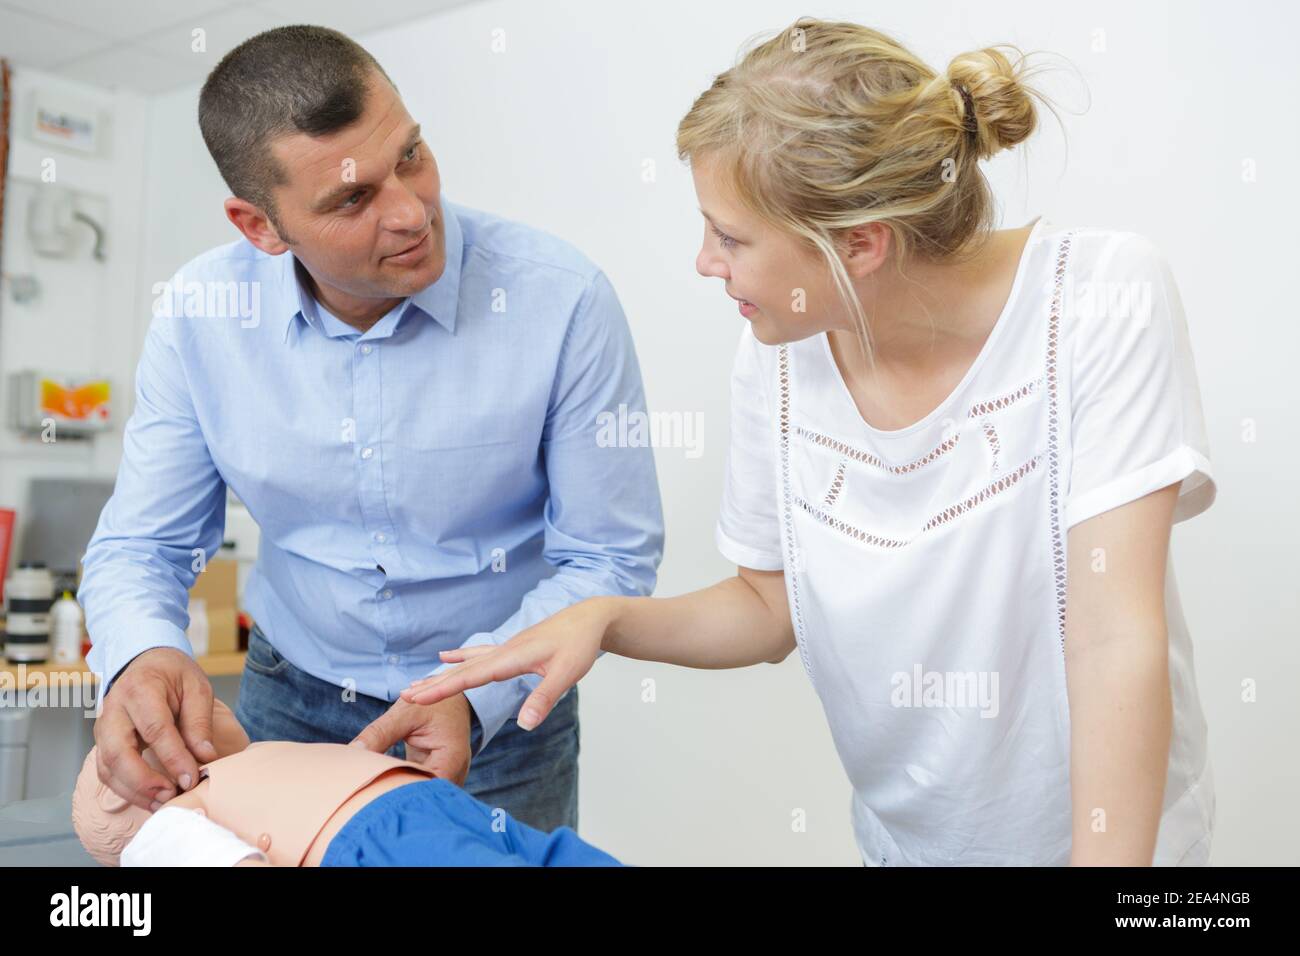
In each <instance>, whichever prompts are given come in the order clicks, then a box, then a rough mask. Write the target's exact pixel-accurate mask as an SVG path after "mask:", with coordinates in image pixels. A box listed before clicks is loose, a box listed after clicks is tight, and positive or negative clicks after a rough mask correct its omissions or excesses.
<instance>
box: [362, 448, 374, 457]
mask: <svg viewBox="0 0 1300 956" xmlns="http://www.w3.org/2000/svg"><path fill="white" fill-rule="evenodd" d="M361 457H362V458H374V457H375V450H374V449H373V448H363V449H361Z"/></svg>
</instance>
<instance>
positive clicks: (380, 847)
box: [72, 700, 619, 866]
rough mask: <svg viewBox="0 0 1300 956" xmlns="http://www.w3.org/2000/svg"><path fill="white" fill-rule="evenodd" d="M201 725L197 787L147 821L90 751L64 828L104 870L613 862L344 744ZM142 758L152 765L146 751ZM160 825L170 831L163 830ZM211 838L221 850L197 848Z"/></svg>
mask: <svg viewBox="0 0 1300 956" xmlns="http://www.w3.org/2000/svg"><path fill="white" fill-rule="evenodd" d="M212 718H213V725H212V727H213V745H214V746H215V747H216V751H217V753H218V754H219V755H220V756H219V757H218V759H216V760H213V761H211V762H209V763H206V764H201V765H200V768H199V776H200V780H199V782H198V783H197V784H195V785H194V787H193V788H192V789H190V790H189V791H187V792H183V793H181V794H179V795H178V796H176V797H174V798H173V799H172V800H169V801H168V802H167V803H166V804H164V805H163V806H162V807H161V808H160V809H159V810H158V811H157V813H158V816H157V818H156V819H154V817H155V815H154V814H152V813H151V812H150V811H148V810H144V809H142V808H140V807H137V806H134V805H133V804H130V803H128V802H127V801H126V800H124V799H122V798H121V797H119V796H118V795H117V794H115V793H114V792H113V791H112V790H110V789H109V788H108V787H107V786H105V785H104V784H103V783H101V782H100V780H99V776H98V774H97V772H96V769H95V767H96V749H95V748H91V751H90V753H89V754H88V755H87V756H86V760H85V763H84V764H83V765H82V768H81V774H80V776H79V777H78V778H77V785H76V788H75V789H74V791H73V795H72V822H73V827H74V828H75V829H76V831H77V836H78V837H80V839H81V842H82V845H83V846H85V848H86V851H87V852H88V853H90V855H91V856H92V857H94V858H95V859H96V860H98V861H99V862H100V863H102V864H104V865H105V866H119V865H123V863H124V862H135V863H137V864H138V865H164V866H166V865H217V866H221V865H231V863H232V862H234V861H241V862H242V863H243V864H244V865H248V864H250V863H256V862H259V860H260V858H261V857H264V858H265V860H266V862H269V864H270V865H273V866H474V865H499V866H529V865H541V866H609V865H612V866H617V865H619V864H618V861H617V860H615V859H614V858H613V857H610V856H609V855H608V854H606V853H603V852H602V851H600V850H597V849H596V848H595V847H593V846H591V845H590V844H588V843H585V842H583V841H582V840H581V839H579V837H578V835H577V834H576V833H575V832H574V831H573V830H571V829H569V828H568V827H560V828H559V829H557V830H555V831H554V832H553V833H551V834H549V835H548V834H545V833H542V832H541V831H540V830H535V829H533V828H532V827H528V826H525V825H524V824H521V823H519V822H518V821H516V820H514V819H512V818H511V817H509V816H508V815H507V814H506V813H505V812H504V811H502V810H500V809H495V810H494V809H493V808H491V807H489V806H488V805H487V804H485V803H482V802H480V801H478V800H476V799H474V798H473V797H472V796H470V795H469V794H468V793H466V792H465V791H463V790H461V789H460V788H459V787H457V786H455V785H454V784H452V783H450V782H449V781H446V780H440V779H438V778H436V777H434V776H433V772H432V771H431V770H429V769H428V768H426V767H423V766H421V765H419V764H416V763H413V762H411V761H408V760H399V759H397V758H396V757H391V756H389V755H387V754H379V753H374V752H373V751H370V750H366V749H364V748H362V747H351V746H347V745H344V744H307V743H293V742H289V741H260V742H258V743H250V742H249V739H248V735H247V734H246V733H245V732H244V729H243V727H241V726H240V724H239V721H238V720H236V719H235V715H234V714H233V713H232V712H231V710H230V708H228V707H227V706H226V705H225V704H223V703H222V702H221V701H220V700H217V701H214V702H213V713H212ZM142 756H143V757H144V759H145V761H146V762H148V763H149V764H150V765H151V766H153V767H154V768H155V769H159V770H161V769H162V766H161V764H160V763H159V761H158V758H157V757H156V756H155V755H154V753H153V751H152V750H149V749H146V750H145V751H144V753H143V754H142ZM191 814H192V815H193V816H191ZM202 817H206V820H205V819H202ZM164 820H166V821H168V822H167V826H169V827H179V828H180V829H179V830H173V831H170V832H167V833H166V834H164V833H163V832H162V830H161V827H162V825H163V822H164ZM151 821H152V822H151ZM146 823H149V824H150V825H149V826H148V827H146V826H145V824H146ZM212 824H216V825H217V826H212ZM223 828H224V829H223ZM182 830H183V831H186V832H184V833H181V832H180V831H182ZM227 831H228V832H227ZM192 832H193V833H197V836H196V837H195V838H194V839H193V840H191V839H190V835H191V833H192ZM137 834H139V836H140V841H139V842H138V843H135V845H134V846H133V845H132V844H133V842H135V838H136V836H137ZM213 834H219V835H220V837H221V838H224V842H223V839H218V840H217V845H220V846H223V847H224V850H222V851H220V852H218V851H217V850H212V851H208V849H207V848H208V847H210V846H213V844H212V843H211V838H212V835H213ZM205 841H207V842H205ZM145 843H149V853H148V855H146V854H145V853H144V851H143V850H142V846H143V845H144V844H145ZM241 844H246V846H243V848H242V851H241V850H240V849H239V848H240V847H241ZM186 845H188V846H189V847H194V848H199V849H192V850H190V851H189V856H186V852H187V851H186V850H185V849H180V848H179V847H182V846H186ZM258 850H260V851H261V853H260V854H257V859H249V858H247V857H248V856H249V855H253V854H256V851H258ZM124 851H125V854H126V855H128V856H129V860H128V861H124V860H123V856H124ZM232 851H233V852H232ZM243 851H247V852H246V853H245V852H243ZM205 853H206V854H209V855H205Z"/></svg>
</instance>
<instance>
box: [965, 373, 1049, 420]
mask: <svg viewBox="0 0 1300 956" xmlns="http://www.w3.org/2000/svg"><path fill="white" fill-rule="evenodd" d="M1042 384H1043V379H1042V377H1041V376H1040V377H1039V378H1036V379H1034V380H1033V381H1032V382H1026V383H1025V384H1024V385H1021V386H1020V387H1019V388H1018V389H1016V390H1015V391H1013V392H1007V394H1005V395H999V396H998V397H997V398H994V399H990V400H989V401H987V402H979V403H978V404H975V405H972V406H971V407H970V411H969V412H967V413H966V417H967V418H979V417H980V416H981V415H988V414H990V413H991V412H1000V411H1002V410H1003V409H1004V408H1010V407H1011V406H1012V405H1014V404H1015V403H1016V402H1018V401H1020V400H1021V399H1022V398H1027V397H1028V396H1029V395H1032V394H1033V393H1034V392H1035V391H1036V390H1037V389H1038V388H1039V386H1041V385H1042Z"/></svg>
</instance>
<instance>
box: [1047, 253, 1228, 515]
mask: <svg viewBox="0 0 1300 956" xmlns="http://www.w3.org/2000/svg"><path fill="white" fill-rule="evenodd" d="M1092 281H1094V282H1095V283H1096V284H1097V288H1099V289H1100V290H1102V291H1103V292H1105V293H1109V292H1110V290H1124V291H1125V292H1126V293H1127V295H1126V296H1124V297H1120V296H1118V295H1110V294H1107V300H1108V301H1109V300H1112V299H1114V300H1119V301H1126V302H1128V303H1129V304H1130V307H1129V308H1127V309H1120V308H1117V307H1113V306H1112V307H1109V308H1108V309H1107V310H1106V312H1105V313H1100V312H1099V313H1097V314H1092V313H1090V312H1088V311H1085V310H1082V309H1076V313H1077V314H1075V315H1074V316H1072V319H1071V322H1072V324H1071V329H1070V335H1071V353H1072V362H1071V385H1070V388H1071V422H1070V429H1071V434H1070V445H1071V464H1070V472H1069V475H1070V483H1069V493H1068V495H1067V498H1066V527H1067V528H1069V527H1073V526H1074V525H1076V524H1078V523H1080V522H1081V521H1086V520H1087V519H1089V518H1092V517H1094V516H1096V515H1098V514H1101V513H1102V512H1105V511H1109V510H1111V509H1113V508H1118V507H1120V506H1121V505H1124V504H1127V503H1128V502H1130V501H1134V500H1136V499H1138V498H1141V497H1143V496H1144V495H1148V494H1150V493H1151V492H1153V491H1157V490H1159V489H1161V488H1164V487H1166V486H1168V485H1171V484H1179V493H1178V494H1179V497H1178V503H1177V505H1176V507H1175V511H1174V520H1175V521H1183V520H1186V519H1187V518H1190V517H1192V516H1194V515H1197V514H1199V513H1200V512H1202V511H1204V510H1205V509H1206V508H1208V507H1209V506H1210V504H1211V503H1212V502H1213V500H1214V497H1215V482H1214V477H1213V473H1212V471H1211V466H1210V450H1209V442H1208V439H1207V435H1206V424H1205V416H1204V412H1203V411H1202V407H1201V396H1200V391H1199V388H1198V384H1197V375H1196V366H1195V363H1194V361H1193V358H1192V349H1191V343H1190V338H1189V335H1188V330H1187V319H1186V317H1185V315H1184V312H1183V306H1182V302H1181V300H1180V298H1179V295H1178V288H1177V285H1176V284H1175V282H1174V278H1173V275H1172V272H1171V270H1170V267H1169V264H1168V263H1167V262H1166V260H1165V258H1164V256H1163V255H1162V254H1161V253H1160V251H1159V250H1158V249H1157V248H1156V247H1155V246H1154V245H1153V244H1152V243H1151V242H1150V241H1149V240H1147V239H1145V238H1143V237H1142V236H1137V235H1132V234H1125V237H1124V238H1123V239H1122V240H1120V241H1119V243H1118V244H1117V246H1116V247H1115V248H1114V249H1112V250H1110V254H1109V255H1108V256H1106V257H1105V259H1104V265H1103V266H1102V267H1100V268H1099V269H1098V272H1097V275H1096V276H1095V277H1094V278H1093V280H1092ZM1100 299H1101V296H1100V295H1099V296H1095V297H1094V300H1100Z"/></svg>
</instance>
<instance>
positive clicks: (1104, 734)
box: [1065, 485, 1178, 866]
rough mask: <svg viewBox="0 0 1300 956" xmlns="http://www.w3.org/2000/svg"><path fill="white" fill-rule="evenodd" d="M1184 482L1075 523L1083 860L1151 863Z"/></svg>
mask: <svg viewBox="0 0 1300 956" xmlns="http://www.w3.org/2000/svg"><path fill="white" fill-rule="evenodd" d="M1177 497H1178V486H1177V485H1171V486H1169V487H1167V488H1163V489H1161V490H1160V491H1157V492H1153V493H1152V494H1149V495H1146V496H1145V497H1143V498H1139V499H1138V500H1136V501H1133V502H1130V503H1129V504H1127V505H1123V506H1121V507H1119V508H1115V509H1114V510H1112V511H1107V512H1104V513H1102V514H1099V515H1097V516H1096V517H1094V518H1090V519H1088V520H1086V521H1082V522H1080V523H1079V524H1078V525H1076V526H1075V527H1073V528H1071V529H1070V533H1069V553H1068V557H1067V568H1068V571H1067V576H1068V581H1067V597H1066V629H1065V665H1066V684H1067V688H1068V694H1069V705H1070V791H1071V799H1072V801H1073V808H1074V809H1073V849H1072V852H1071V856H1070V862H1071V864H1072V865H1076V866H1077V865H1100V866H1150V865H1151V862H1152V858H1153V856H1154V854H1155V844H1156V833H1157V831H1158V830H1159V827H1160V816H1161V807H1162V802H1163V797H1164V789H1165V774H1166V773H1167V771H1168V765H1169V741H1170V735H1171V732H1172V730H1171V728H1172V722H1173V718H1172V705H1171V695H1170V688H1169V648H1168V632H1167V629H1166V625H1165V604H1164V587H1165V572H1166V558H1167V555H1168V550H1169V537H1170V527H1171V524H1172V521H1173V511H1174V504H1175V502H1176V500H1177Z"/></svg>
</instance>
